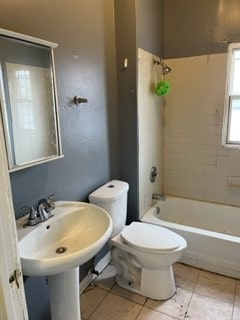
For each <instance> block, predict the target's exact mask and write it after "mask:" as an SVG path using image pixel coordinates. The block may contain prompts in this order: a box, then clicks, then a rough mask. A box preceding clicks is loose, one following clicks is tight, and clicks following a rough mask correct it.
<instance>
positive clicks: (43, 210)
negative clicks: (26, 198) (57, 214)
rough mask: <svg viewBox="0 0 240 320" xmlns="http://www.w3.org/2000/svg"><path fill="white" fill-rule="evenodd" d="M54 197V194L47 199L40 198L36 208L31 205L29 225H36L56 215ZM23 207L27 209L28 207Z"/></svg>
mask: <svg viewBox="0 0 240 320" xmlns="http://www.w3.org/2000/svg"><path fill="white" fill-rule="evenodd" d="M53 197H54V194H52V195H50V196H49V197H48V198H46V199H45V198H44V199H40V200H39V201H38V203H37V206H36V208H34V207H32V206H30V207H29V217H28V222H27V225H28V226H35V225H36V224H38V223H40V222H43V221H46V220H48V219H49V218H51V217H52V216H53V215H54V214H53V210H54V209H55V204H54V202H53ZM22 209H23V210H25V209H26V207H24V208H22Z"/></svg>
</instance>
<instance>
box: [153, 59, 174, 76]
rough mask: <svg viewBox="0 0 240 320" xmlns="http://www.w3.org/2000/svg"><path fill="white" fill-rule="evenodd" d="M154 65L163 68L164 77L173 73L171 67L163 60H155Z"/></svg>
mask: <svg viewBox="0 0 240 320" xmlns="http://www.w3.org/2000/svg"><path fill="white" fill-rule="evenodd" d="M153 63H154V64H156V65H160V66H161V67H162V70H163V74H164V76H165V75H166V74H168V73H169V72H171V71H172V69H171V68H170V67H169V66H167V65H166V64H165V63H164V62H163V60H162V59H160V61H159V60H155V59H154V60H153Z"/></svg>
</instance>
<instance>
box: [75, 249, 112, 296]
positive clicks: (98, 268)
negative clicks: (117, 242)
mask: <svg viewBox="0 0 240 320" xmlns="http://www.w3.org/2000/svg"><path fill="white" fill-rule="evenodd" d="M111 259H112V257H111V252H110V251H109V252H108V253H107V254H106V255H105V256H104V257H103V258H102V259H101V260H99V261H98V263H97V264H96V266H95V270H96V271H97V272H99V273H101V272H102V271H103V270H104V269H105V268H106V266H107V265H108V264H109V262H110V261H111ZM96 278H97V275H96V274H93V273H90V272H89V273H88V274H87V275H86V277H85V278H83V279H82V281H81V282H80V286H79V290H80V294H81V293H82V292H83V291H84V290H85V289H86V288H87V287H88V286H89V285H90V284H91V282H93V280H94V279H96Z"/></svg>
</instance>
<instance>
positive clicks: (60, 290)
mask: <svg viewBox="0 0 240 320" xmlns="http://www.w3.org/2000/svg"><path fill="white" fill-rule="evenodd" d="M48 286H49V296H50V305H51V319H52V320H66V319H71V320H81V315H80V297H79V267H76V268H73V269H70V270H68V271H66V272H63V273H59V274H55V275H52V276H48Z"/></svg>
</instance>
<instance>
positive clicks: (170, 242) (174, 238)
mask: <svg viewBox="0 0 240 320" xmlns="http://www.w3.org/2000/svg"><path fill="white" fill-rule="evenodd" d="M121 237H122V240H123V241H124V242H125V243H127V244H128V245H129V246H131V247H134V248H136V249H139V250H141V251H147V252H155V253H156V252H159V251H165V252H168V251H173V250H176V249H177V248H178V247H179V246H180V245H181V244H182V237H180V236H179V235H178V234H176V233H175V232H172V231H170V230H168V229H166V228H164V227H160V226H157V225H153V224H149V223H144V222H132V223H131V224H130V225H129V226H127V227H126V228H125V229H124V230H123V231H122V232H121Z"/></svg>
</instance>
